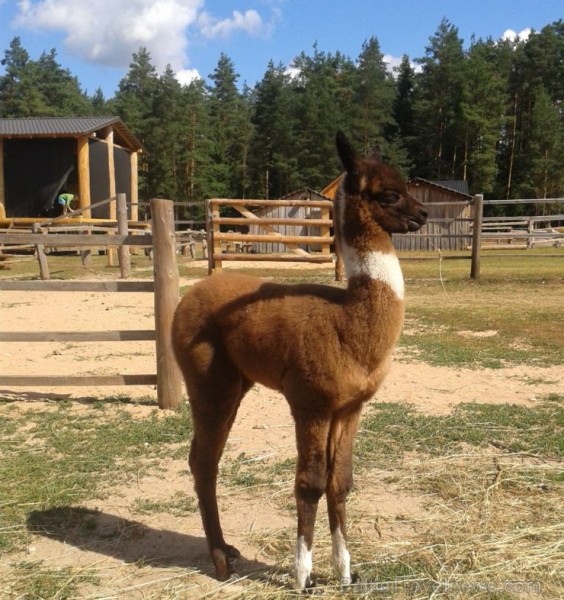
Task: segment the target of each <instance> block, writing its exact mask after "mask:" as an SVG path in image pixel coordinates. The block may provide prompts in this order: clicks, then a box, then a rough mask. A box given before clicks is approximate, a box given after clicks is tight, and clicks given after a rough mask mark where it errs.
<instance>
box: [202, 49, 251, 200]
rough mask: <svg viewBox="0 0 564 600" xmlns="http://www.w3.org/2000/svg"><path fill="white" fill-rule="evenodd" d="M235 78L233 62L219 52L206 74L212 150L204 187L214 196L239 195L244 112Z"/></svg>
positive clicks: (236, 75)
mask: <svg viewBox="0 0 564 600" xmlns="http://www.w3.org/2000/svg"><path fill="white" fill-rule="evenodd" d="M238 78H239V75H238V74H237V73H236V72H235V67H234V65H233V62H232V61H231V59H230V58H229V57H228V56H227V55H225V54H223V53H222V54H221V56H220V58H219V60H218V63H217V66H216V68H215V70H214V72H213V73H212V74H211V75H210V79H211V81H212V85H211V86H210V87H209V104H210V132H209V133H210V136H211V140H212V149H211V164H210V169H209V173H208V174H209V179H208V189H209V191H210V192H211V194H212V196H214V197H218V198H229V197H236V196H240V195H242V185H241V184H242V182H241V173H242V165H243V161H244V158H243V156H244V153H243V145H244V132H243V127H244V125H245V123H244V119H245V115H244V114H243V111H242V99H241V96H240V94H239V91H238V89H237V79H238Z"/></svg>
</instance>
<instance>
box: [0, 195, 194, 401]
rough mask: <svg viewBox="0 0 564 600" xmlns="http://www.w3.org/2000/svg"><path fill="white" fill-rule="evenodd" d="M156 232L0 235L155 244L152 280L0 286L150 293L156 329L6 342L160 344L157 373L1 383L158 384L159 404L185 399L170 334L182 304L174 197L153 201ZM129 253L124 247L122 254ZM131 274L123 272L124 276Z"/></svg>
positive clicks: (25, 335) (4, 336) (1, 379)
mask: <svg viewBox="0 0 564 600" xmlns="http://www.w3.org/2000/svg"><path fill="white" fill-rule="evenodd" d="M151 215H152V228H153V233H152V236H151V235H148V234H143V235H134V236H131V235H128V234H124V233H122V234H120V235H97V236H96V242H95V243H93V240H92V237H93V236H91V235H71V234H56V233H48V234H33V233H30V234H10V233H7V234H3V237H2V239H4V240H5V241H8V240H11V239H12V238H11V237H10V236H15V237H16V238H17V239H21V238H22V237H24V238H27V237H30V240H31V241H30V243H31V244H34V245H37V244H38V243H43V244H45V245H46V246H49V245H53V246H57V247H59V246H60V247H64V246H92V245H96V246H99V245H103V244H107V245H111V246H119V247H122V246H123V245H135V244H137V245H152V248H153V275H154V281H54V280H46V281H43V280H38V281H29V280H28V281H15V280H4V279H0V291H2V290H4V291H8V290H34V291H50V292H58V291H104V292H140V291H141V292H152V293H153V294H154V306H155V329H154V331H152V330H126V331H105V332H92V331H90V332H87V331H85V332H76V331H72V332H70V331H61V332H55V331H49V332H30V331H26V332H23V331H17V332H4V333H0V341H3V342H29V343H35V342H53V341H85V342H100V341H138V340H154V341H155V346H156V374H127V375H105V376H102V375H88V376H76V377H73V376H70V377H69V376H64V377H55V376H50V377H49V376H10V375H0V386H7V387H11V386H69V385H72V386H99V385H100V386H103V385H113V386H119V385H154V384H156V385H157V400H158V404H159V407H160V408H176V407H178V406H179V405H180V402H181V392H182V387H181V377H180V372H179V370H178V367H177V366H176V363H175V359H174V355H173V351H172V346H171V339H170V329H171V326H172V317H173V314H174V310H175V309H176V306H177V304H178V299H179V290H178V269H177V265H176V239H175V233H174V218H173V210H172V202H170V201H169V200H160V199H159V200H152V201H151ZM123 254H125V252H120V258H123ZM126 276H128V275H127V274H124V272H123V271H122V277H126Z"/></svg>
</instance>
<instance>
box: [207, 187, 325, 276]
mask: <svg viewBox="0 0 564 600" xmlns="http://www.w3.org/2000/svg"><path fill="white" fill-rule="evenodd" d="M278 207H285V208H299V207H306V208H308V209H311V208H315V209H319V210H320V213H321V218H314V219H310V218H295V217H287V218H281V217H268V216H260V217H259V216H258V215H256V214H255V213H254V212H252V211H251V210H250V209H251V208H254V209H257V208H258V209H260V208H262V209H265V208H269V209H272V208H278ZM332 207H333V203H332V202H331V201H329V200H307V199H303V200H298V199H296V200H259V199H251V200H230V199H225V198H213V199H210V200H207V201H206V215H207V227H206V229H207V233H208V240H207V245H208V271H209V273H214V272H216V271H220V270H221V269H222V266H223V261H241V260H254V261H287V262H313V263H330V262H333V256H332V253H331V244H333V243H334V237H333V236H332V235H331V227H332V225H333V221H332V219H331V209H332ZM221 208H224V209H225V208H230V209H232V211H234V212H236V213H239V215H241V216H238V217H233V216H222V215H221V210H220V209H221ZM225 226H234V227H240V228H244V229H248V228H249V227H251V226H252V227H254V228H256V229H258V230H259V231H261V233H243V232H241V231H233V230H230V231H227V232H226V231H223V230H222V227H223V228H225ZM283 226H292V227H296V226H299V227H302V228H303V230H305V231H309V228H311V227H315V228H317V229H318V230H319V235H310V234H309V233H306V234H303V235H296V234H286V233H282V232H281V231H279V230H278V229H276V227H283ZM255 243H258V244H263V243H267V244H283V245H284V246H286V248H287V249H288V253H264V252H249V251H247V252H244V250H245V249H246V250H249V248H250V247H252V244H255ZM231 245H233V247H234V248H235V249H236V250H237V249H239V250H240V251H239V252H237V251H235V252H230V251H229V250H230V247H231ZM311 245H316V246H319V247H320V250H319V251H312V250H311V249H310V248H309V247H310V246H311Z"/></svg>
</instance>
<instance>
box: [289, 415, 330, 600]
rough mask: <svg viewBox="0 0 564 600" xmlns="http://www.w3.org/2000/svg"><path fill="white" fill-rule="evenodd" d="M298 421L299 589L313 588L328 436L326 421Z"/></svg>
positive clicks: (296, 568) (297, 581) (296, 569)
mask: <svg viewBox="0 0 564 600" xmlns="http://www.w3.org/2000/svg"><path fill="white" fill-rule="evenodd" d="M294 418H295V419H296V440H297V446H298V462H297V467H296V484H295V495H296V508H297V513H298V541H297V544H296V555H295V572H296V587H297V588H298V589H300V590H303V589H306V588H309V587H311V585H312V581H311V570H312V566H313V561H312V546H313V530H314V527H315V517H316V514H317V506H318V504H319V499H320V498H321V496H322V495H323V492H324V490H325V485H326V482H327V468H326V464H327V463H326V457H327V435H328V432H329V422H328V421H326V420H319V419H310V418H307V417H306V418H300V417H298V416H296V415H294Z"/></svg>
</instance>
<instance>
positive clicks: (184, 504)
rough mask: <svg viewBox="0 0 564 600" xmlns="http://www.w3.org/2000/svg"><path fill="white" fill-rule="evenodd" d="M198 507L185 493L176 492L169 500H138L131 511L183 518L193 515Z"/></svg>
mask: <svg viewBox="0 0 564 600" xmlns="http://www.w3.org/2000/svg"><path fill="white" fill-rule="evenodd" d="M197 510H198V505H197V503H196V502H195V500H194V498H192V497H191V496H188V494H186V493H185V492H176V493H175V494H174V496H173V497H172V498H171V499H170V500H165V501H163V500H149V499H147V498H138V499H137V500H136V501H135V504H134V506H133V511H134V512H137V513H140V514H142V515H147V514H154V513H167V514H169V515H175V516H183V515H187V514H189V513H194V512H196V511H197Z"/></svg>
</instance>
